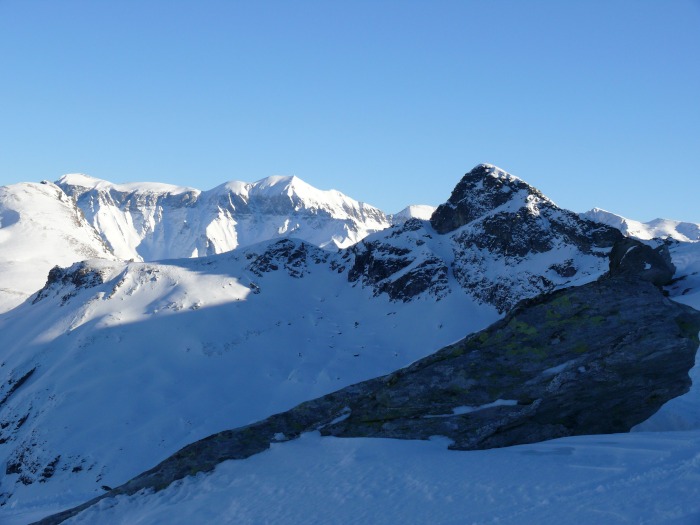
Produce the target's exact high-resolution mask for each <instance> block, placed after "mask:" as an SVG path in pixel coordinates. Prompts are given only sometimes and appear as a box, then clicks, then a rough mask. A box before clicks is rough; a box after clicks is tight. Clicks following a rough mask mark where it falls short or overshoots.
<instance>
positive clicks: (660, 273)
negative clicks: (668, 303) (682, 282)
mask: <svg viewBox="0 0 700 525" xmlns="http://www.w3.org/2000/svg"><path fill="white" fill-rule="evenodd" d="M675 272H676V267H675V266H674V265H673V263H672V262H671V254H670V253H669V251H668V247H667V246H666V245H665V244H662V245H660V246H658V247H657V248H652V247H651V246H649V245H648V244H644V243H642V242H640V241H638V240H636V239H632V238H630V237H625V238H624V239H623V240H621V241H619V242H617V243H616V244H615V246H614V247H613V249H612V251H611V252H610V273H611V274H613V275H634V276H637V278H639V279H641V280H643V281H648V282H650V283H652V284H654V285H656V286H665V285H667V284H669V283H670V282H671V280H672V279H673V274H674V273H675Z"/></svg>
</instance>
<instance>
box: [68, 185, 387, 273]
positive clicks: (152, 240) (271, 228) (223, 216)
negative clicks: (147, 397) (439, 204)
mask: <svg viewBox="0 0 700 525" xmlns="http://www.w3.org/2000/svg"><path fill="white" fill-rule="evenodd" d="M57 184H58V185H59V186H60V187H61V188H62V189H63V190H64V191H65V192H66V193H67V194H68V195H70V196H71V197H72V198H73V199H75V200H76V202H77V205H78V206H79V207H80V209H81V210H82V212H83V213H84V214H85V217H86V218H87V220H88V222H89V223H90V224H91V225H92V226H93V227H94V228H95V229H96V230H97V231H98V233H99V234H100V235H101V236H102V238H103V239H104V241H105V243H107V244H108V245H109V246H110V247H111V248H112V250H113V251H114V253H115V254H116V255H117V256H118V257H120V258H122V259H134V260H137V261H139V260H144V261H153V260H160V259H169V258H185V257H193V256H194V257H201V256H206V255H213V254H216V253H224V252H227V251H230V250H233V249H236V248H240V247H244V246H250V245H253V244H256V243H258V242H261V241H265V240H269V239H275V238H280V237H288V236H290V234H292V233H293V235H294V236H295V237H297V238H299V239H302V240H305V241H307V242H310V243H312V244H314V245H316V246H321V247H326V248H328V249H329V250H336V249H337V248H343V247H347V246H350V245H352V244H354V243H356V242H358V241H360V240H361V239H363V238H364V237H365V236H367V235H368V234H369V233H372V232H375V231H379V230H382V229H385V228H387V227H389V226H390V222H389V220H388V218H387V217H386V215H385V214H384V213H383V212H382V211H380V210H378V209H377V208H374V207H372V206H369V205H367V204H364V203H361V202H358V201H356V200H354V199H351V198H350V197H347V196H345V195H343V194H342V193H340V192H338V191H335V190H328V191H324V190H319V189H316V188H314V187H312V186H310V185H309V184H307V183H305V182H304V181H302V180H301V179H299V178H298V177H293V176H292V177H287V176H272V177H267V178H264V179H261V180H259V181H257V182H254V183H248V182H241V181H230V182H226V183H224V184H221V185H219V186H217V187H215V188H213V189H211V190H208V191H200V190H197V189H194V188H183V187H177V186H171V185H167V184H160V183H133V184H113V183H110V182H107V181H103V180H100V179H94V178H92V177H88V176H86V175H65V176H63V177H62V178H61V179H59V180H58V181H57ZM290 223H291V224H294V227H293V228H287V227H285V225H286V224H290Z"/></svg>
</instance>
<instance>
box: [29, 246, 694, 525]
mask: <svg viewBox="0 0 700 525" xmlns="http://www.w3.org/2000/svg"><path fill="white" fill-rule="evenodd" d="M623 248H624V247H622V248H619V249H616V250H614V253H616V254H617V253H623V256H621V257H620V261H619V262H618V263H615V264H614V265H613V266H614V268H615V269H617V268H620V267H621V268H622V269H623V270H622V271H613V272H612V273H611V274H610V275H608V276H606V277H604V278H602V279H599V280H598V281H596V282H593V283H589V284H587V285H584V286H580V287H574V288H568V289H564V290H559V291H556V292H554V293H550V294H546V295H543V296H541V297H538V298H536V299H532V300H528V301H524V302H522V303H521V304H520V305H518V307H516V308H515V309H514V310H513V311H512V312H511V313H509V314H508V315H507V316H506V317H505V318H503V319H502V320H501V321H498V322H497V323H495V324H494V325H492V326H491V327H489V328H487V329H486V330H483V331H481V332H478V333H476V334H473V335H471V336H469V337H467V338H466V339H464V340H462V341H460V342H458V343H456V344H454V345H451V346H448V347H446V348H444V349H442V350H440V351H439V352H437V353H435V354H433V355H431V356H429V357H427V358H425V359H422V360H419V361H417V362H415V363H414V364H412V365H410V366H409V367H407V368H404V369H401V370H399V371H397V372H394V373H392V374H389V375H387V376H384V377H380V378H377V379H373V380H370V381H365V382H362V383H358V384H356V385H353V386H350V387H348V388H345V389H342V390H340V391H338V392H335V393H333V394H329V395H326V396H323V397H321V398H319V399H316V400H313V401H309V402H306V403H303V404H301V405H299V406H297V407H296V408H294V409H292V410H290V411H288V412H285V413H282V414H278V415H275V416H272V417H270V418H268V419H266V420H264V421H261V422H259V423H255V424H252V425H249V426H246V427H242V428H238V429H235V430H229V431H225V432H221V433H219V434H215V435H213V436H210V437H208V438H206V439H204V440H201V441H198V442H196V443H193V444H192V445H189V446H187V447H185V448H184V449H182V450H180V451H179V452H178V453H176V454H175V455H173V456H171V457H170V458H168V459H167V460H165V461H164V462H163V463H161V464H159V465H158V466H156V467H155V468H154V469H152V470H150V471H148V472H145V473H144V474H142V475H140V476H138V477H137V478H134V479H133V480H131V481H130V482H128V483H126V484H125V485H123V486H121V487H118V488H117V489H115V490H113V491H112V492H110V493H109V494H107V495H105V496H103V497H108V496H110V495H116V494H123V493H128V494H133V493H135V492H137V491H139V490H141V489H144V488H153V489H156V490H158V489H161V488H164V487H165V486H167V485H168V484H170V483H171V482H172V481H174V480H176V479H180V478H182V477H184V476H187V475H190V474H194V473H196V472H199V471H207V470H211V469H212V468H214V467H215V466H216V465H217V464H218V463H220V462H221V461H224V460H227V459H241V458H245V457H248V456H250V455H252V454H255V453H258V452H261V451H263V450H265V449H266V448H268V446H269V443H271V442H274V441H279V440H286V439H293V438H295V437H297V436H299V435H300V434H301V433H302V432H306V431H311V430H319V431H320V432H321V433H322V434H324V435H333V436H346V437H353V436H371V437H390V438H399V439H427V438H429V437H430V436H434V435H442V436H447V437H449V438H450V439H451V440H452V441H453V444H452V446H451V448H454V449H460V450H468V449H484V448H492V447H503V446H509V445H515V444H521V443H531V442H535V441H540V440H544V439H551V438H555V437H562V436H570V435H577V434H595V433H613V432H625V431H628V430H629V429H630V428H631V427H632V426H634V425H636V424H638V423H640V422H641V421H643V420H645V419H647V418H648V417H649V416H651V415H652V414H653V413H654V412H656V411H657V410H658V409H659V407H661V405H662V404H663V403H665V402H666V401H668V400H669V399H671V398H673V397H676V396H678V395H680V394H682V393H684V392H686V391H687V390H688V388H689V386H690V380H689V378H688V370H689V369H690V368H691V367H692V365H693V362H694V358H695V354H696V350H697V348H698V343H699V341H698V331H699V330H700V312H697V311H695V310H694V309H692V308H690V307H687V306H684V305H680V304H678V303H675V302H673V301H670V300H669V299H667V298H666V297H664V295H663V293H662V292H661V290H659V288H657V287H656V286H655V285H654V284H653V282H650V281H651V280H650V279H646V278H645V274H644V273H642V275H641V278H640V277H639V276H635V275H634V274H633V272H632V271H631V270H629V271H628V269H627V267H626V263H625V262H624V260H623V259H624V254H625V253H629V249H628V250H627V251H623ZM634 248H635V250H637V249H639V253H640V254H643V253H646V250H642V249H640V248H639V247H638V246H637V247H634ZM652 252H653V253H647V254H648V255H650V256H651V260H645V259H642V260H641V261H642V263H643V264H644V266H643V268H646V267H647V265H651V266H652V267H653V265H654V264H655V262H654V257H656V256H657V255H659V254H658V253H656V252H654V251H653V250H652ZM661 258H662V259H663V257H662V256H661ZM616 260H617V258H616ZM636 265H637V262H635V263H634V264H633V265H632V267H635V266H636ZM644 271H647V270H644ZM99 499H102V498H98V499H95V500H93V501H91V502H88V503H86V504H85V505H83V506H81V507H78V508H76V509H73V510H71V511H66V512H64V513H62V514H59V515H56V516H53V517H49V518H47V519H45V520H43V521H42V522H40V523H45V524H49V523H60V522H61V521H62V520H64V519H67V518H68V517H70V516H72V515H75V514H76V513H77V512H79V511H80V510H81V509H84V508H86V507H87V506H89V505H91V504H93V503H95V502H96V501H98V500H99Z"/></svg>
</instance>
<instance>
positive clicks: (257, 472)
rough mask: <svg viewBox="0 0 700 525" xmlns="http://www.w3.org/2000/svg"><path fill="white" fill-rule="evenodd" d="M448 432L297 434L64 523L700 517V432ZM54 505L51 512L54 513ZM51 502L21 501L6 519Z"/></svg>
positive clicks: (562, 524)
mask: <svg viewBox="0 0 700 525" xmlns="http://www.w3.org/2000/svg"><path fill="white" fill-rule="evenodd" d="M446 445H447V443H446V442H445V440H444V439H441V438H436V439H435V440H434V441H398V440H389V439H367V438H355V439H339V438H333V437H320V436H319V435H318V434H317V433H309V434H305V435H303V436H302V437H301V438H300V439H298V440H295V441H290V442H286V443H275V444H273V445H272V446H271V448H270V449H269V450H268V451H265V452H263V453H261V454H258V455H256V456H252V457H250V458H248V459H246V460H242V461H227V462H224V463H222V464H220V465H219V466H218V467H217V468H216V469H215V470H214V472H212V473H210V474H198V475H197V476H194V477H188V478H186V479H184V480H181V481H179V482H176V483H174V484H173V485H171V486H170V487H168V488H167V489H165V490H163V491H161V492H158V493H155V494H154V493H147V494H143V493H137V494H135V495H133V496H130V497H127V496H118V497H116V498H113V499H108V500H103V501H101V502H100V503H98V504H97V505H95V506H93V507H92V508H90V509H88V510H87V511H85V512H83V513H82V514H80V515H78V516H76V517H75V518H73V519H70V520H68V521H66V522H65V523H66V524H78V523H80V524H86V525H87V524H89V525H100V524H104V525H118V524H120V525H176V524H182V525H190V524H192V523H217V524H236V525H245V524H250V525H257V524H264V523H269V524H273V523H274V524H278V523H279V524H287V525H297V524H298V525H306V524H308V523H324V524H338V525H352V524H357V525H364V524H377V525H380V524H386V525H394V524H396V523H402V524H405V525H412V524H415V525H422V524H428V523H429V524H432V525H462V524H484V525H486V524H512V525H520V524H537V525H547V524H551V525H566V524H571V525H580V524H598V525H606V524H629V523H635V524H661V523H664V524H673V525H681V524H684V525H696V524H697V523H700V431H699V430H695V431H687V432H659V433H655V432H650V433H637V434H612V435H606V436H579V437H571V438H565V439H557V440H552V441H548V442H544V443H537V444H532V445H520V446H516V447H509V448H504V449H492V450H485V451H470V452H458V451H450V450H447V448H446ZM58 509H59V507H57V508H56V510H58ZM47 510H49V509H42V510H39V509H24V510H23V511H21V512H18V513H17V514H14V515H10V516H8V520H9V521H7V522H3V523H8V525H15V524H16V525H19V524H20V523H27V522H28V521H31V520H33V519H38V518H40V517H42V516H43V514H44V513H45V512H46V511H47Z"/></svg>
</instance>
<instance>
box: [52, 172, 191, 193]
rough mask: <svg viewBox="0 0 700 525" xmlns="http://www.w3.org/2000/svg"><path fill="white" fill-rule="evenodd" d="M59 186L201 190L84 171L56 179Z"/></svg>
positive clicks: (150, 191) (156, 191) (124, 189)
mask: <svg viewBox="0 0 700 525" xmlns="http://www.w3.org/2000/svg"><path fill="white" fill-rule="evenodd" d="M56 184H57V185H58V186H64V185H65V186H77V187H80V188H84V189H87V190H107V191H109V190H114V191H116V192H119V193H133V192H148V193H170V194H172V195H178V194H181V193H187V192H191V191H199V190H196V189H194V188H190V187H187V186H176V185H174V184H166V183H162V182H131V183H126V184H114V183H113V182H109V181H106V180H103V179H98V178H95V177H91V176H90V175H86V174H84V173H69V174H67V175H63V176H62V177H61V178H60V179H58V180H57V181H56Z"/></svg>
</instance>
